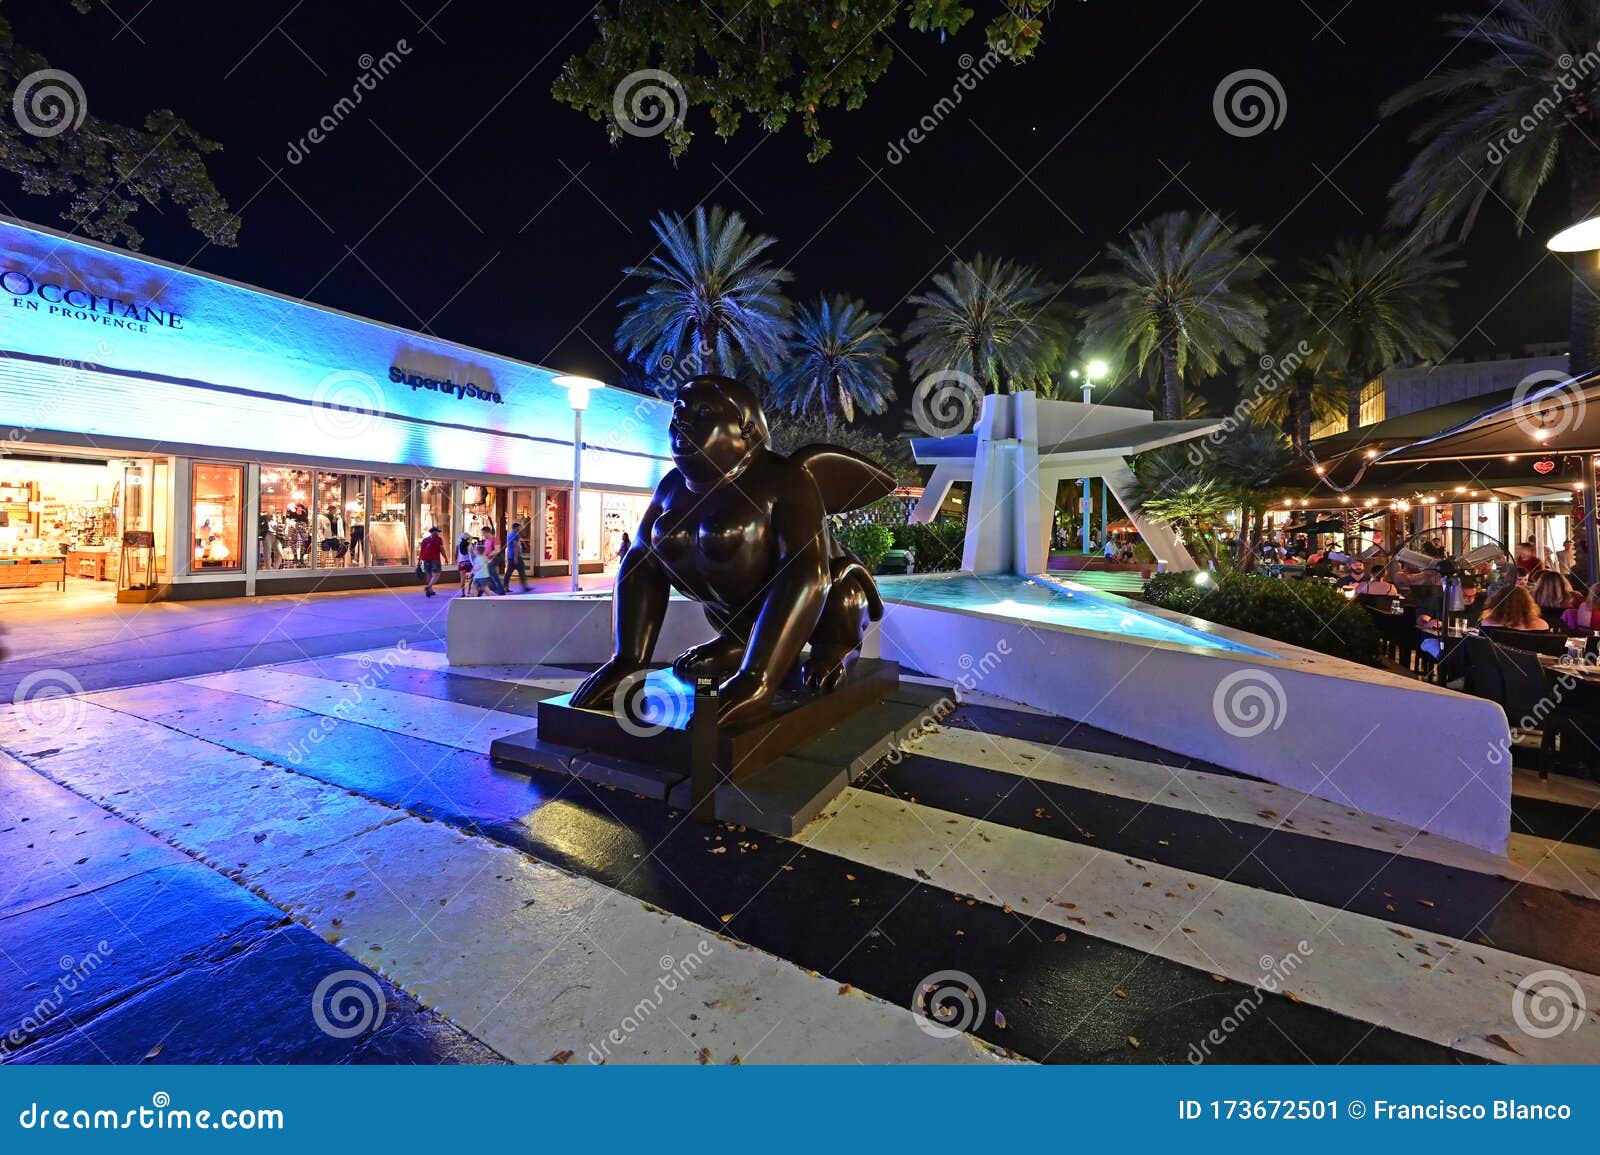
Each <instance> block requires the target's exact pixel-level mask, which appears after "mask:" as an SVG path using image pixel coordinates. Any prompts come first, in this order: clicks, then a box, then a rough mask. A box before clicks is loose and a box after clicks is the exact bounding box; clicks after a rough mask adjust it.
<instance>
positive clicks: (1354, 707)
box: [868, 592, 1511, 854]
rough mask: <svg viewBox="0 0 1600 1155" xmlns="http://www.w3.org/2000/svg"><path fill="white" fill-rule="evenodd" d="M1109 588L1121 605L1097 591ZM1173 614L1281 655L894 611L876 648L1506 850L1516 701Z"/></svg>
mask: <svg viewBox="0 0 1600 1155" xmlns="http://www.w3.org/2000/svg"><path fill="white" fill-rule="evenodd" d="M1095 596H1096V597H1101V598H1105V600H1108V601H1111V600H1115V601H1121V599H1114V598H1111V597H1109V596H1108V595H1104V594H1101V593H1098V592H1096V593H1095ZM1138 608H1139V610H1140V612H1142V613H1149V614H1153V615H1155V616H1160V617H1165V618H1167V619H1169V620H1172V621H1178V622H1182V623H1184V624H1189V625H1199V626H1203V627H1204V628H1206V629H1207V630H1208V631H1209V632H1211V633H1215V634H1218V635H1221V636H1226V637H1230V638H1232V639H1234V640H1237V641H1240V642H1243V643H1245V644H1248V645H1253V646H1257V647H1260V648H1262V649H1266V650H1269V651H1271V652H1272V653H1274V654H1277V655H1279V656H1278V657H1276V658H1262V657H1256V656H1254V655H1248V654H1232V653H1227V652H1222V651H1208V650H1202V649H1199V648H1191V647H1185V646H1175V645H1167V644H1162V643H1150V642H1144V641H1141V640H1138V639H1133V638H1126V637H1120V636H1111V635H1106V634H1098V633H1093V632H1089V631H1083V630H1070V629H1064V628H1059V627H1050V626H1044V625H1040V624H1038V623H1034V622H1020V621H1016V620H1014V619H1011V618H1005V617H1001V616H998V615H991V614H978V613H968V612H959V613H958V612H952V611H949V610H942V609H932V608H929V607H926V606H918V605H912V604H909V603H903V602H891V603H889V604H888V605H887V606H886V607H885V614H884V620H883V622H882V623H880V624H879V626H878V627H877V628H876V629H875V630H874V632H873V634H872V636H870V637H869V639H868V641H869V647H870V650H869V652H871V653H872V654H873V656H881V657H884V658H889V659H892V660H895V661H898V662H900V663H901V664H902V665H904V666H906V667H907V668H910V669H916V670H920V671H922V672H923V673H926V674H929V675H933V676H936V677H942V678H950V679H953V680H955V681H957V682H967V681H973V680H975V681H974V688H978V689H982V690H984V691H985V692H987V693H991V694H998V695H1000V696H1001V697H1003V698H1009V699H1011V700H1012V701H1016V702H1022V703H1025V704H1027V705H1030V706H1034V707H1037V708H1038V709H1041V710H1047V711H1049V712H1050V713H1052V714H1058V715H1061V716H1062V717H1066V718H1072V719H1075V720H1078V721H1082V722H1085V723H1087V724H1089V725H1093V726H1097V727H1099V728H1100V729H1102V730H1108V731H1110V732H1112V733H1114V734H1119V735H1122V736H1124V737H1127V738H1132V739H1136V740H1138V741H1141V742H1148V743H1150V744H1151V745H1154V746H1159V747H1162V748H1163V749H1167V750H1171V751H1173V752H1174V753H1178V754H1184V755H1188V756H1189V757H1192V758H1199V759H1204V760H1205V761H1208V762H1213V763H1216V764H1217V765H1219V766H1223V767H1226V768H1227V769H1230V770H1237V771H1239V772H1241V773H1244V774H1250V775H1252V776H1254V777H1257V778H1261V779H1264V780H1266V781H1268V782H1275V783H1279V784H1281V785H1284V786H1289V787H1292V788H1294V789H1296V790H1300V791H1303V792H1305V793H1307V794H1312V795H1315V796H1317V797H1319V798H1325V799H1328V800H1329V801H1332V802H1337V803H1340V804H1341V805H1345V806H1349V807H1350V808H1351V809H1354V810H1361V811H1365V812H1367V813H1370V814H1375V815H1381V816H1383V817H1386V818H1392V819H1394V820H1396V821H1398V822H1404V823H1407V824H1409V825H1411V826H1416V827H1421V828H1423V829H1425V830H1428V831H1430V832H1432V833H1433V834H1437V835H1441V836H1444V837H1447V838H1453V839H1456V840H1458V841H1461V842H1465V843H1469V844H1470V845H1473V846H1478V847H1481V848H1483V849H1485V850H1489V851H1492V852H1494V853H1497V854H1503V853H1504V852H1505V848H1506V841H1507V837H1508V834H1509V829H1510V799H1511V767H1510V763H1509V760H1507V759H1506V758H1505V757H1504V756H1503V754H1501V753H1500V752H1501V751H1503V750H1504V749H1505V745H1504V744H1505V743H1506V742H1507V741H1508V730H1507V726H1506V719H1505V715H1504V713H1503V712H1502V711H1501V709H1500V707H1499V706H1498V705H1496V704H1494V703H1493V702H1489V701H1485V700H1483V699H1480V698H1474V697H1470V696H1468V695H1466V694H1458V693H1455V692H1453V691H1450V690H1442V689H1439V688H1437V687H1434V686H1430V685H1428V684H1426V683H1422V682H1416V681H1413V680H1411V679H1405V678H1399V677H1396V676H1394V675H1390V674H1386V673H1384V672H1383V671H1380V670H1372V669H1368V668H1367V667H1364V666H1357V665H1355V664H1354V663H1350V662H1344V661H1340V660H1338V659H1334V658H1329V657H1326V656H1324V655H1320V654H1313V653H1311V652H1310V651H1306V650H1298V649H1296V648H1295V647H1293V646H1284V645H1282V644H1280V643H1278V642H1273V641H1270V640H1267V639H1264V638H1259V637H1254V636H1253V635H1249V634H1242V633H1239V632H1238V631H1233V630H1224V629H1221V628H1219V627H1217V626H1214V625H1211V624H1210V623H1197V622H1193V621H1191V620H1190V619H1187V618H1185V617H1183V616H1181V615H1178V614H1170V613H1165V612H1163V611H1158V610H1155V609H1153V608H1152V607H1148V606H1139V607H1138Z"/></svg>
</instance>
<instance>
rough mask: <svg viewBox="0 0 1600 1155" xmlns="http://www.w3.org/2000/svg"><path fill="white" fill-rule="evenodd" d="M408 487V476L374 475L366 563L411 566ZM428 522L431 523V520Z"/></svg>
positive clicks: (409, 486)
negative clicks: (368, 552)
mask: <svg viewBox="0 0 1600 1155" xmlns="http://www.w3.org/2000/svg"><path fill="white" fill-rule="evenodd" d="M411 486H412V482H411V479H410V478H409V477H374V478H373V479H372V512H371V514H370V517H369V524H368V526H367V529H368V540H367V545H368V549H369V550H370V552H371V559H370V560H369V561H368V563H367V564H368V565H374V566H383V565H411V564H412V561H411V541H412V537H411ZM430 524H431V523H430Z"/></svg>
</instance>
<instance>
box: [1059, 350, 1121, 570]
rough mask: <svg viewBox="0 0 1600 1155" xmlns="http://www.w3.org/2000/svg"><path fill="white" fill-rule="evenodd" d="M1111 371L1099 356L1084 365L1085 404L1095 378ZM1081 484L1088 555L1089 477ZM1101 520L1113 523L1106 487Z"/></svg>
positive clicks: (1089, 399)
mask: <svg viewBox="0 0 1600 1155" xmlns="http://www.w3.org/2000/svg"><path fill="white" fill-rule="evenodd" d="M1109 372H1111V369H1110V367H1109V366H1107V365H1106V363H1105V362H1104V361H1102V360H1100V359H1099V358H1098V357H1097V358H1095V359H1094V360H1093V361H1090V362H1089V364H1088V365H1086V366H1084V370H1083V375H1082V376H1083V403H1084V404H1085V405H1089V404H1091V403H1092V402H1093V399H1094V381H1095V378H1096V377H1099V378H1104V377H1105V375H1106V374H1107V373H1109ZM1067 375H1068V376H1069V377H1071V378H1072V379H1073V380H1074V381H1076V380H1077V379H1078V376H1079V374H1078V371H1077V370H1076V369H1074V370H1072V371H1071V372H1070V373H1068V374H1067ZM1081 484H1082V485H1083V501H1082V503H1081V505H1082V509H1083V552H1084V556H1085V557H1087V556H1088V554H1089V514H1090V512H1091V510H1090V505H1089V479H1088V478H1087V477H1085V478H1084V479H1083V480H1082V483H1081ZM1100 521H1101V522H1102V523H1103V524H1105V525H1110V524H1111V523H1110V522H1108V521H1106V501H1105V490H1104V489H1102V490H1101V491H1100Z"/></svg>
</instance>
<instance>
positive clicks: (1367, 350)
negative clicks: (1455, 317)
mask: <svg viewBox="0 0 1600 1155" xmlns="http://www.w3.org/2000/svg"><path fill="white" fill-rule="evenodd" d="M1446 252H1447V250H1446V249H1445V248H1443V247H1432V248H1430V247H1428V246H1427V245H1425V244H1424V242H1423V241H1422V240H1421V238H1420V237H1418V236H1416V235H1413V236H1411V237H1407V238H1404V239H1402V240H1399V241H1383V240H1380V239H1378V238H1376V237H1363V238H1361V239H1360V240H1357V241H1351V240H1341V241H1339V242H1337V243H1336V244H1335V245H1334V246H1333V249H1332V251H1330V252H1329V253H1328V255H1327V256H1325V257H1323V258H1322V259H1321V260H1320V261H1315V262H1312V263H1311V264H1309V265H1308V266H1307V267H1306V283H1305V285H1304V292H1303V297H1304V300H1305V304H1306V308H1307V309H1308V310H1309V311H1310V313H1311V315H1312V316H1313V317H1315V318H1316V319H1317V323H1318V328H1319V332H1320V334H1321V336H1320V338H1319V342H1320V343H1319V348H1320V349H1321V351H1322V352H1321V357H1320V363H1321V365H1322V367H1323V368H1324V369H1326V370H1327V371H1329V372H1331V373H1337V374H1338V375H1339V376H1340V377H1341V378H1342V379H1343V381H1344V386H1345V411H1346V420H1347V421H1348V427H1349V428H1350V429H1355V428H1356V427H1357V426H1359V425H1360V424H1361V393H1362V390H1363V389H1364V388H1365V387H1366V384H1367V382H1369V381H1371V380H1372V379H1373V378H1374V377H1377V376H1378V375H1379V374H1381V373H1383V371H1384V370H1386V369H1388V368H1390V367H1392V366H1394V365H1398V364H1401V363H1402V362H1405V361H1433V360H1438V359H1439V358H1440V357H1443V356H1444V355H1445V353H1446V352H1447V351H1448V350H1449V348H1450V346H1451V338H1450V333H1449V330H1448V328H1447V327H1446V326H1447V317H1446V314H1445V305H1444V293H1445V290H1447V289H1450V288H1452V287H1454V285H1455V281H1454V279H1452V278H1451V277H1450V275H1449V274H1450V272H1451V271H1452V270H1454V269H1458V268H1460V267H1461V262H1459V261H1450V260H1446V259H1445V256H1444V254H1445V253H1446Z"/></svg>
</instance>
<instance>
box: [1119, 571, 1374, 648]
mask: <svg viewBox="0 0 1600 1155" xmlns="http://www.w3.org/2000/svg"><path fill="white" fill-rule="evenodd" d="M1207 577H1208V579H1209V580H1207V581H1206V582H1205V583H1203V584H1202V583H1197V582H1196V581H1195V574H1193V573H1164V574H1157V575H1155V576H1154V577H1153V578H1151V579H1150V581H1149V582H1148V583H1147V584H1146V585H1145V588H1144V600H1145V601H1147V602H1149V603H1150V604H1151V605H1156V606H1160V607H1161V608H1162V609H1166V610H1175V611H1177V612H1178V613H1180V614H1190V615H1192V616H1194V617H1197V618H1204V619H1205V620H1206V621H1208V622H1216V623H1217V624H1218V625H1220V626H1231V627H1233V628H1234V629H1236V630H1246V631H1248V632H1250V633H1252V634H1260V635H1261V636H1262V637H1264V638H1274V639H1276V640H1277V641H1280V642H1288V643H1289V644H1290V645H1292V646H1303V647H1304V648H1305V649H1308V650H1316V651H1317V652H1318V653H1322V654H1328V655H1331V656H1332V657H1335V658H1344V659H1346V660H1348V661H1352V662H1361V663H1363V664H1364V665H1369V666H1375V665H1377V664H1378V630H1377V627H1376V626H1374V625H1373V624H1372V619H1371V618H1370V617H1369V616H1368V615H1367V611H1366V610H1365V609H1363V608H1362V606H1361V605H1360V604H1359V603H1358V602H1355V601H1353V600H1351V599H1350V598H1347V597H1345V596H1344V595H1343V594H1342V593H1340V592H1339V591H1338V590H1337V589H1335V588H1334V587H1333V586H1330V585H1324V584H1323V583H1322V582H1311V581H1295V580H1292V579H1288V578H1270V577H1262V576H1261V575H1259V574H1228V575H1225V576H1218V575H1215V574H1208V575H1207Z"/></svg>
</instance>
